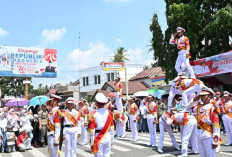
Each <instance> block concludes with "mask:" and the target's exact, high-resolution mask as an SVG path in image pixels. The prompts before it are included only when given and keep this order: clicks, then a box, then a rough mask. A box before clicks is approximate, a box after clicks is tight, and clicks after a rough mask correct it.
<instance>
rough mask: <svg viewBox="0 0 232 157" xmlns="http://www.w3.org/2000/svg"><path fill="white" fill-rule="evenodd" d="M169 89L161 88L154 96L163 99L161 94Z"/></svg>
mask: <svg viewBox="0 0 232 157" xmlns="http://www.w3.org/2000/svg"><path fill="white" fill-rule="evenodd" d="M166 92H167V91H166V90H163V89H159V90H158V91H157V92H156V93H155V94H153V95H154V97H157V98H159V99H161V96H162V95H163V94H164V93H166Z"/></svg>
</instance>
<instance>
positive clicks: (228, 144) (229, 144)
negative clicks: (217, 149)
mask: <svg viewBox="0 0 232 157" xmlns="http://www.w3.org/2000/svg"><path fill="white" fill-rule="evenodd" d="M231 145H232V143H227V144H224V146H231Z"/></svg>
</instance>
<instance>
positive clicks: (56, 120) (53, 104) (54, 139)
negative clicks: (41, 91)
mask: <svg viewBox="0 0 232 157" xmlns="http://www.w3.org/2000/svg"><path fill="white" fill-rule="evenodd" d="M50 98H51V99H50V100H49V101H48V102H47V105H48V106H49V107H50V109H51V110H50V112H49V114H48V120H47V125H48V132H47V138H48V148H49V153H50V157H58V152H57V151H58V146H59V137H60V129H61V124H60V123H61V119H60V117H61V116H62V114H61V111H60V109H59V107H58V102H59V101H60V100H61V97H59V96H57V95H54V94H51V96H50Z"/></svg>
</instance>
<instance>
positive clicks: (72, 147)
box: [62, 97, 81, 157]
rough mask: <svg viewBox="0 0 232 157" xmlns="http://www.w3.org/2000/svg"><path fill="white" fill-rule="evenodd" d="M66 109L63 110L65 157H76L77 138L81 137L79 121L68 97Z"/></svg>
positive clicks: (77, 113) (77, 114)
mask: <svg viewBox="0 0 232 157" xmlns="http://www.w3.org/2000/svg"><path fill="white" fill-rule="evenodd" d="M65 104H66V107H67V109H65V110H63V111H62V113H63V117H64V135H65V157H76V153H77V146H76V145H77V138H79V137H80V136H81V121H80V115H79V112H78V111H76V110H75V109H73V107H74V101H73V98H71V97H69V98H68V99H67V100H66V102H65Z"/></svg>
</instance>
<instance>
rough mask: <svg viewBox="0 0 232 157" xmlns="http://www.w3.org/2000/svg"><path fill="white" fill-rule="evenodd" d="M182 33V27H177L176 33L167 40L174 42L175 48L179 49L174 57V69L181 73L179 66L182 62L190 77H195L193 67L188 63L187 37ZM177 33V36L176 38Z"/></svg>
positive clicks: (188, 44)
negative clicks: (175, 57)
mask: <svg viewBox="0 0 232 157" xmlns="http://www.w3.org/2000/svg"><path fill="white" fill-rule="evenodd" d="M184 33H185V29H184V28H181V27H177V33H175V34H173V35H172V37H171V39H170V41H169V43H170V44H176V45H177V48H178V49H179V50H180V51H179V52H178V57H177V59H176V65H175V69H176V71H177V73H181V72H182V70H181V68H180V67H181V66H182V64H184V65H185V67H186V68H187V69H188V71H189V73H190V75H191V78H195V74H194V71H193V68H192V67H191V65H190V64H189V58H191V55H190V43H189V38H188V37H186V36H184ZM177 35H178V37H177V38H176V36H177Z"/></svg>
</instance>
